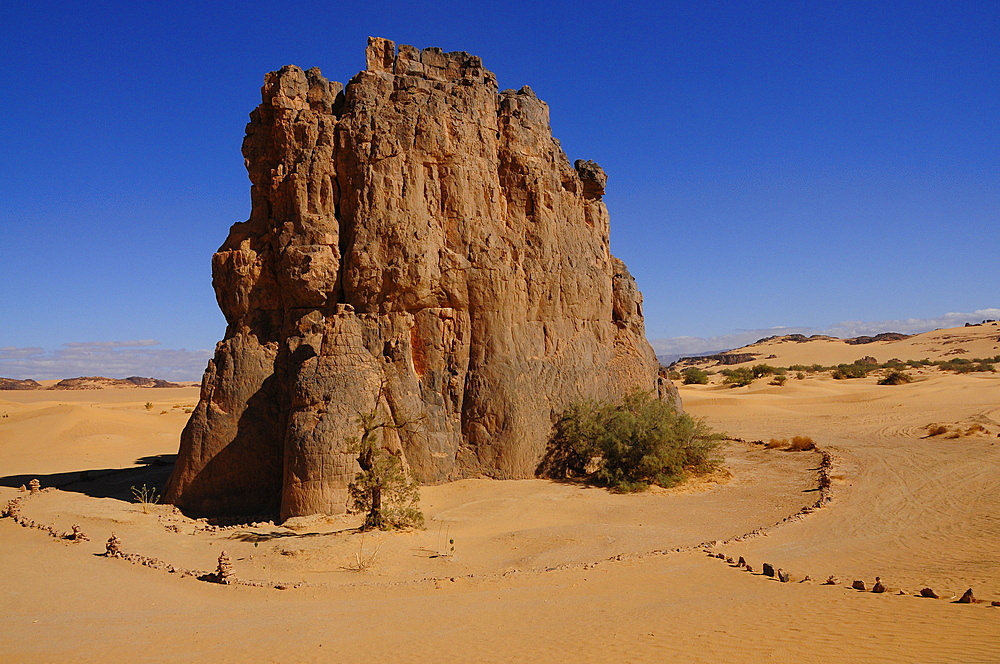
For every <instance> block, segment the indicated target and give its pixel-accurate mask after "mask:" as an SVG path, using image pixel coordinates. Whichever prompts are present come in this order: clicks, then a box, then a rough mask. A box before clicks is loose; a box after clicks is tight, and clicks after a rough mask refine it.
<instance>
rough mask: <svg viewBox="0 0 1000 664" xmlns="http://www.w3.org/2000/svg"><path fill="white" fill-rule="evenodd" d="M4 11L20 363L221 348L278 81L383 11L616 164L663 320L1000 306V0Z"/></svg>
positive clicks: (753, 321) (650, 295)
mask: <svg viewBox="0 0 1000 664" xmlns="http://www.w3.org/2000/svg"><path fill="white" fill-rule="evenodd" d="M0 25H3V33H4V39H3V40H0V55H2V62H3V65H4V68H5V76H4V98H5V99H6V100H7V103H6V104H5V106H4V110H3V112H2V118H3V119H2V122H3V125H2V128H3V131H2V132H0V157H2V159H0V228H2V230H3V245H2V246H3V249H2V253H0V255H2V270H0V292H2V294H3V299H2V304H0V375H12V374H16V373H19V372H20V373H22V374H26V375H27V374H30V373H31V371H34V372H35V375H36V377H41V374H42V373H43V372H42V370H41V369H42V368H44V367H47V369H46V370H48V371H51V372H54V374H60V375H69V373H72V372H73V369H76V368H78V367H79V370H80V371H83V368H84V367H85V366H87V365H86V364H85V363H84V364H79V363H77V364H74V363H72V362H69V359H68V358H69V355H67V354H68V353H69V354H70V355H71V354H73V353H81V352H84V349H86V348H91V349H103V350H100V352H101V353H104V355H98V356H97V357H98V358H101V357H106V356H107V353H117V352H119V351H117V350H108V349H115V348H116V347H115V346H110V345H108V343H109V342H122V341H130V340H151V339H155V340H158V341H159V342H160V343H159V345H155V346H154V345H152V344H151V342H147V345H143V346H137V347H135V348H132V349H131V350H129V349H128V348H126V349H124V350H121V351H120V352H123V353H125V352H131V353H139V355H140V356H142V357H146V358H147V359H149V358H150V357H152V356H153V355H156V357H161V356H163V355H164V353H167V351H169V350H176V349H188V350H191V351H194V350H197V349H211V348H212V347H213V345H214V343H215V341H216V340H218V339H219V338H221V336H222V334H223V331H224V321H223V318H222V316H221V314H220V313H219V312H218V308H217V306H216V304H215V299H214V294H213V292H212V288H211V275H210V256H211V253H212V252H213V251H214V250H215V249H216V248H217V247H218V246H219V245H220V244H221V243H222V241H223V240H224V239H225V236H226V233H227V231H228V227H229V225H230V224H231V223H233V222H235V221H241V220H244V219H245V218H246V217H247V215H248V212H249V193H248V192H249V182H248V180H247V178H246V172H245V170H244V168H243V159H242V156H241V155H240V143H241V141H242V138H243V130H244V125H245V123H246V119H247V114H248V113H249V112H250V111H251V110H252V109H253V108H254V106H255V105H256V104H257V103H258V102H259V89H260V85H261V81H262V78H263V75H264V73H265V72H267V71H271V70H274V69H277V68H279V67H281V66H282V65H285V64H290V63H291V64H297V65H299V66H301V67H304V68H305V67H312V66H318V67H320V69H322V70H323V72H324V74H325V75H326V76H327V77H329V78H332V79H335V80H340V81H342V82H346V81H347V80H348V79H349V78H350V77H351V76H352V75H353V74H354V73H356V72H357V71H358V70H359V69H362V68H363V67H364V47H365V43H366V38H367V37H368V35H377V36H384V37H388V38H390V39H393V40H394V41H396V42H397V43H408V44H413V45H415V46H418V47H427V46H440V47H443V48H444V49H445V50H466V51H469V52H471V53H475V54H477V55H480V56H482V58H483V60H484V62H485V64H486V66H487V67H488V68H490V69H492V70H493V71H494V72H495V73H496V74H497V77H498V80H499V82H500V86H501V88H505V87H514V88H517V87H520V86H521V85H524V84H528V85H530V86H531V87H532V88H533V89H534V90H535V91H536V93H537V94H538V95H539V97H541V98H542V99H544V100H546V101H547V102H548V103H549V105H550V107H551V112H552V113H551V115H552V126H553V131H554V134H555V136H556V137H557V138H559V139H560V140H561V141H562V144H563V147H564V149H565V150H566V152H567V154H568V155H569V157H570V159H577V158H588V159H594V160H596V161H598V162H599V163H600V164H601V165H602V166H603V167H604V168H605V170H606V171H607V172H608V173H609V176H610V181H609V185H608V194H607V196H606V201H607V204H608V207H609V208H610V210H611V215H612V249H613V251H614V252H615V253H616V254H617V255H618V256H620V257H621V258H622V259H624V260H625V262H626V263H627V264H628V266H629V268H630V269H631V271H632V273H633V274H634V275H635V277H636V279H637V280H638V282H639V286H640V288H641V289H642V291H643V293H644V294H645V297H646V316H647V331H648V336H649V337H650V338H663V337H679V336H693V337H699V338H702V337H719V336H722V335H727V334H729V333H731V332H733V331H734V330H737V329H752V330H757V329H767V328H771V327H774V326H790V327H806V328H813V329H823V328H826V327H828V326H830V325H832V324H834V323H838V322H840V321H846V320H849V321H897V320H899V319H906V318H917V319H925V318H926V319H935V320H936V319H937V318H938V317H940V316H941V315H942V314H944V313H946V312H976V311H978V310H983V309H985V308H989V307H995V306H998V304H1000V298H998V295H997V294H998V288H997V286H998V278H997V267H998V262H997V260H996V258H995V256H996V248H997V246H1000V187H998V185H1000V149H998V147H1000V135H998V133H1000V132H998V125H1000V122H998V117H1000V110H998V109H1000V47H998V45H1000V2H996V1H995V0H993V1H990V2H956V1H951V2H920V1H917V0H911V1H907V2H872V1H869V2H845V1H841V2H695V1H691V2H684V3H679V2H657V3H644V2H633V3H629V4H626V5H619V4H618V3H609V2H566V3H562V2H524V3H522V2H508V3H496V4H493V5H491V6H490V7H486V8H484V7H482V6H480V5H479V4H478V3H469V2H468V1H467V0H466V1H463V2H437V3H404V2H357V3H354V2H339V3H338V2H296V3H288V4H284V5H281V4H275V3H273V2H268V3H254V2H239V3H183V2H172V3H167V2H162V3H160V2H157V3H152V2H151V3H104V2H88V3H79V2H66V3H50V2H37V1H36V2H31V3H28V2H21V1H17V0H12V1H10V2H6V3H3V5H2V7H0ZM70 342H104V344H105V345H104V346H74V347H71V348H68V349H67V348H66V347H64V346H63V344H66V343H70ZM706 343H709V342H706ZM25 348H27V349H28V350H23V349H25ZM2 349H6V350H5V351H4V350H2ZM15 349H22V350H15ZM71 351H72V352H71ZM87 352H89V351H87ZM4 353H6V355H4ZM143 353H152V354H153V355H142V354H143ZM60 354H61V355H60ZM167 354H169V353H167ZM171 357H172V358H173V359H172V360H170V361H168V360H166V359H164V360H163V363H161V364H162V366H160V365H157V366H156V367H151V368H150V371H152V369H153V368H156V369H158V370H159V371H160V373H161V374H164V375H166V374H168V373H170V371H171V370H169V367H170V366H172V365H170V362H171V361H172V362H174V363H175V364H177V362H178V361H179V360H178V359H177V358H178V357H179V356H177V355H172V356H171ZM24 358H28V359H30V358H34V360H32V361H35V360H38V361H40V362H41V364H38V363H37V362H36V364H35V365H28V364H23V363H21V364H11V363H10V362H7V363H6V364H5V363H4V360H5V359H6V360H12V359H18V360H19V361H20V360H21V359H24ZM60 358H62V360H60ZM204 358H205V353H200V354H197V355H196V356H193V359H192V360H191V363H190V366H188V365H185V368H184V369H176V368H175V369H174V370H172V371H173V373H171V374H170V375H172V376H173V377H181V374H182V373H185V372H186V373H185V375H193V376H197V375H198V374H200V372H201V368H203V366H204ZM25 361H27V360H25ZM46 362H47V363H48V364H46ZM60 362H63V364H60ZM32 366H34V369H31V367H32ZM130 366H131V365H130ZM177 366H179V365H177ZM191 367H196V368H195V369H192V368H191ZM128 371H129V370H128V369H126V368H125V367H122V368H121V369H120V372H125V373H127V372H128ZM67 372H68V373H67ZM105 373H107V374H108V375H111V374H112V373H114V371H106V372H105Z"/></svg>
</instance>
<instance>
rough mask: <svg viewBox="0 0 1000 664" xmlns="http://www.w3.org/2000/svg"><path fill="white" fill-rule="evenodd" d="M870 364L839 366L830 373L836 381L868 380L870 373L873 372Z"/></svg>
mask: <svg viewBox="0 0 1000 664" xmlns="http://www.w3.org/2000/svg"><path fill="white" fill-rule="evenodd" d="M872 368H873V367H872V365H870V364H838V365H837V368H836V369H834V370H833V371H832V372H830V375H831V376H832V377H833V378H835V379H836V380H841V379H844V378H866V377H867V376H868V372H869V371H871V370H872Z"/></svg>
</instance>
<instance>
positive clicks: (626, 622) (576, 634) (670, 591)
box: [0, 328, 1000, 662]
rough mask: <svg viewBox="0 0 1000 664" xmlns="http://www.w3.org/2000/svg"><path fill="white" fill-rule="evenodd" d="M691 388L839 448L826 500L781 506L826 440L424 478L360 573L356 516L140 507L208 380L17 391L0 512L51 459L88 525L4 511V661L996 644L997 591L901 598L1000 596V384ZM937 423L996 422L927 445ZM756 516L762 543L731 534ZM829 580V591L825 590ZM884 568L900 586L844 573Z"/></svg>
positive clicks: (8, 407) (795, 656)
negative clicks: (571, 468) (504, 475)
mask: <svg viewBox="0 0 1000 664" xmlns="http://www.w3.org/2000/svg"><path fill="white" fill-rule="evenodd" d="M973 329H974V328H973ZM799 345H800V346H808V345H809V344H799ZM964 345H965V344H963V347H964ZM871 346H872V345H867V346H860V347H853V350H852V352H854V353H855V354H861V355H863V354H868V353H869V352H870V351H869V349H870V348H871ZM870 354H874V353H870ZM851 359H854V358H853V357H852V358H851ZM904 359H905V358H904ZM818 361H820V362H827V361H828V360H826V359H820V360H818ZM772 363H775V362H773V361H772ZM681 392H682V396H683V398H684V401H685V405H686V408H687V409H688V410H689V411H690V412H692V413H693V414H695V415H698V416H702V417H705V418H706V419H707V420H708V422H709V423H710V424H711V425H712V426H714V427H716V428H718V429H722V430H725V431H727V432H728V433H730V434H731V435H732V436H735V437H739V438H742V439H746V440H755V439H765V440H766V439H768V438H771V437H778V438H787V437H790V436H793V435H799V434H801V435H809V436H811V437H813V438H814V439H815V440H816V441H817V442H818V443H819V444H820V445H821V447H823V448H824V449H827V450H830V451H831V452H832V453H833V454H834V455H835V458H836V463H835V466H834V470H833V476H834V480H833V486H832V489H833V502H832V503H830V505H829V506H828V507H825V508H823V509H819V510H816V511H815V512H813V513H811V514H807V515H805V516H804V517H802V518H793V519H791V520H789V521H788V522H785V523H780V522H782V521H783V520H784V519H786V518H787V517H789V516H791V515H794V514H796V513H797V512H798V511H800V510H801V508H802V507H804V506H806V505H810V504H811V503H812V502H813V501H814V500H815V498H816V495H817V492H816V491H815V489H816V487H817V464H818V458H819V457H818V454H816V453H812V452H795V453H793V452H785V451H782V450H777V449H776V450H765V449H764V448H763V446H757V445H750V444H743V443H733V444H731V445H730V446H729V448H728V450H727V462H726V468H727V472H726V473H722V474H720V475H719V476H717V477H714V478H710V479H709V480H707V481H703V482H696V483H694V484H692V485H690V486H687V487H682V488H680V489H675V490H670V491H658V492H655V493H651V494H645V495H639V496H616V495H611V494H608V493H606V492H604V491H603V490H600V489H594V488H587V487H584V486H580V485H575V484H560V483H552V482H546V481H540V480H524V481H514V482H496V481H491V480H484V479H479V480H466V481H462V482H456V483H454V484H449V485H443V486H435V487H423V488H422V504H423V508H424V511H425V513H426V514H427V517H428V528H427V530H425V531H418V532H410V533H402V534H393V535H388V534H381V533H379V534H369V535H367V536H365V538H364V547H365V549H364V551H365V552H366V553H368V554H369V555H370V553H371V552H372V551H374V550H375V547H380V548H379V552H378V555H377V557H376V560H375V564H374V565H373V567H372V569H371V570H370V571H367V572H358V571H351V570H350V569H349V568H350V567H351V566H352V564H353V563H354V562H355V554H357V553H358V552H359V547H360V546H361V545H362V537H361V535H359V534H358V533H357V532H356V531H355V530H353V529H354V527H355V526H356V525H357V520H356V519H355V518H352V517H336V518H329V517H327V518H316V519H312V520H310V519H301V520H299V521H298V523H295V524H292V525H294V526H295V527H294V528H288V527H283V526H275V525H271V524H261V525H259V526H257V527H247V526H240V527H236V528H232V529H216V528H213V527H211V525H210V524H208V523H206V522H204V521H197V520H193V519H190V518H187V517H185V516H183V515H180V514H177V513H175V512H174V510H173V509H172V508H171V507H170V506H163V505H154V506H152V507H151V509H150V513H148V514H145V513H143V512H142V510H141V509H140V506H138V505H136V504H135V503H134V502H131V501H130V500H129V495H130V491H129V487H130V486H132V485H137V484H142V483H147V484H150V485H156V486H162V481H163V479H164V478H165V476H166V474H167V473H168V472H169V466H168V465H157V463H162V462H163V461H165V460H166V461H169V459H170V458H171V456H170V455H172V454H174V453H175V452H176V445H177V436H178V434H179V431H180V429H181V427H182V426H183V424H184V421H185V419H186V416H185V414H184V412H183V411H184V408H185V407H187V406H189V405H190V404H193V403H194V401H195V399H196V396H197V390H196V389H194V388H184V389H177V390H172V389H162V390H156V391H154V392H148V391H142V392H140V393H139V396H136V392H135V391H123V390H117V391H113V390H97V391H88V392H79V393H65V392H64V393H53V392H43V391H35V392H17V393H4V394H2V395H0V459H2V464H3V465H2V468H3V470H2V472H0V475H2V476H3V479H0V504H2V503H5V502H6V501H7V500H9V499H11V498H13V497H15V496H23V495H24V494H23V493H22V492H20V491H18V489H17V487H18V485H19V484H21V483H22V481H24V478H26V477H29V476H31V477H36V476H37V477H39V478H40V479H41V481H42V483H43V485H48V486H55V485H59V486H60V487H61V488H59V489H57V490H51V491H46V492H42V493H41V494H38V495H36V496H31V497H29V498H27V499H26V500H25V501H24V507H23V513H24V514H25V515H27V516H29V517H30V518H32V519H34V520H37V521H40V522H43V523H49V524H52V525H55V526H57V528H59V529H61V530H67V529H69V527H70V526H71V525H73V524H74V523H78V524H80V525H81V526H82V527H83V529H84V532H86V533H88V534H89V535H90V537H91V541H89V542H82V543H70V542H66V541H60V540H56V539H54V538H52V537H50V536H49V535H47V534H45V533H43V532H41V531H39V530H36V529H28V528H21V527H18V526H16V525H15V524H14V523H13V522H12V521H11V519H2V520H0V569H2V570H4V573H3V576H4V584H3V586H2V590H0V593H2V594H0V606H3V607H4V609H3V612H2V614H3V615H2V617H3V620H0V660H3V661H12V662H20V661H33V662H55V661H60V662H66V661H81V662H94V661H102V662H106V661H128V660H132V661H189V660H190V659H192V657H193V656H197V657H198V658H199V659H201V660H204V661H297V662H298V661H303V662H308V661H317V662H320V661H323V662H325V661H383V660H386V659H390V658H392V659H396V660H403V661H430V660H444V661H456V662H459V661H462V662H464V661H529V660H530V661H538V660H542V661H567V660H573V661H594V662H599V661H649V662H653V661H685V662H720V661H726V662H759V661H768V662H819V661H823V662H831V661H832V662H875V661H887V662H991V661H997V657H996V653H997V652H998V651H1000V608H991V607H989V606H988V602H987V604H975V605H956V604H952V603H950V602H948V601H945V599H941V600H925V599H919V598H915V597H913V596H912V593H914V592H915V591H918V590H919V589H920V588H922V587H924V586H930V587H932V588H934V589H935V590H937V591H938V592H939V594H940V595H942V597H943V598H950V597H952V596H953V595H956V596H957V595H959V594H961V593H962V592H963V591H964V590H965V589H966V588H967V587H970V586H971V587H973V588H974V590H975V592H976V594H977V596H979V597H981V598H983V599H986V600H1000V558H998V557H997V555H996V551H997V549H998V547H1000V521H998V520H997V516H996V515H997V514H1000V509H998V508H1000V439H998V438H997V434H998V433H1000V405H998V404H1000V400H998V396H1000V376H998V375H996V374H974V375H953V374H940V373H938V372H935V371H929V372H926V373H925V374H924V375H922V376H921V380H920V381H918V382H916V383H912V384H909V385H900V386H878V385H876V384H875V379H874V378H867V379H855V380H841V381H834V380H832V379H830V378H829V377H825V376H822V377H818V376H810V377H808V378H806V379H805V380H802V381H798V380H790V381H788V382H787V383H786V384H785V385H784V386H782V387H776V386H769V385H767V384H766V382H765V381H757V382H756V383H754V384H753V385H751V386H750V387H748V388H738V389H730V388H728V387H723V386H720V385H708V386H685V387H682V389H681ZM152 398H155V399H156V401H155V403H153V407H152V408H151V409H147V408H146V407H145V402H146V400H147V399H152ZM164 410H165V411H167V412H166V413H164V414H161V413H162V411H164ZM4 414H6V415H7V417H2V415H4ZM932 423H947V424H951V425H953V429H959V428H960V429H961V430H962V431H967V430H968V426H969V425H971V424H973V423H978V424H980V425H981V426H982V427H983V429H985V432H979V433H975V434H973V435H969V436H962V437H959V438H946V437H945V436H944V435H939V436H930V437H929V436H928V430H927V429H926V425H928V424H932ZM140 460H142V461H143V462H140V463H137V462H138V461H140ZM84 472H86V473H87V475H86V476H84V477H81V474H82V473H84ZM776 524H779V525H776ZM757 529H764V530H765V531H766V533H767V534H766V535H762V536H757V537H749V538H746V539H741V540H739V541H732V540H733V538H736V537H739V536H740V535H742V534H746V533H750V532H751V531H755V530H757ZM112 531H113V532H115V533H116V534H117V535H118V536H119V537H120V538H121V540H122V544H123V547H124V548H125V549H126V550H127V551H130V552H136V553H141V554H143V555H147V556H156V557H158V558H160V559H162V560H165V561H168V562H169V563H171V564H173V565H176V566H179V567H185V568H189V569H193V570H204V571H211V570H213V569H214V566H215V560H216V558H217V557H218V554H219V552H220V551H221V550H222V549H225V550H226V551H227V552H228V553H229V555H230V557H231V558H232V559H233V564H234V567H235V571H236V574H237V575H238V576H239V577H241V578H244V579H255V580H261V581H266V582H272V583H273V582H284V583H289V584H297V583H304V584H305V585H303V586H302V587H298V588H293V589H289V590H284V591H279V590H274V589H270V588H254V587H246V586H235V587H233V586H220V585H216V584H211V583H206V582H203V581H198V580H196V579H195V578H194V577H191V576H187V577H182V576H180V575H178V574H168V573H166V572H163V571H161V570H156V569H148V568H145V567H142V566H136V565H132V564H129V563H128V562H125V561H122V560H113V559H106V558H104V557H102V556H100V555H98V554H100V553H101V552H103V550H104V541H105V540H106V539H107V537H108V536H109V535H110V533H111V532H112ZM449 540H454V547H455V548H454V551H452V550H451V548H450V547H451V544H449ZM707 540H718V541H719V543H717V544H716V545H715V546H714V548H713V550H714V551H719V552H723V553H724V554H726V555H730V556H733V557H737V556H740V555H742V556H745V557H746V558H747V560H748V561H749V562H750V563H751V564H752V565H753V566H754V567H755V568H756V570H757V571H758V572H759V570H760V568H761V564H762V563H763V562H770V563H773V564H774V565H775V566H777V567H782V568H784V569H786V570H788V571H789V572H790V573H791V574H792V576H793V581H797V580H799V579H801V578H802V577H803V576H804V575H806V574H808V575H810V576H811V577H812V578H813V579H814V582H812V583H789V584H781V583H778V582H777V581H775V580H772V579H768V578H766V577H763V576H761V575H760V574H748V573H746V572H744V571H741V570H738V569H736V568H733V567H731V566H729V565H727V564H726V563H725V561H723V560H718V559H716V558H710V557H708V556H707V555H706V554H705V553H703V552H702V546H701V545H702V543H704V542H706V541H707ZM725 540H730V541H729V542H728V543H722V542H723V541H725ZM678 549H679V551H678ZM442 554H445V555H442ZM831 574H832V575H836V576H838V577H839V578H840V581H841V583H840V585H837V586H822V585H819V581H822V580H823V579H825V578H826V577H827V576H829V575H831ZM876 575H877V576H880V577H881V578H882V579H883V581H884V582H885V583H886V584H887V585H888V586H889V587H890V588H891V589H892V590H893V592H895V591H896V590H898V589H903V590H905V591H906V592H907V593H909V594H908V595H907V596H898V595H895V594H892V593H887V594H884V595H874V594H871V593H862V592H859V591H855V590H851V589H850V588H848V587H846V586H845V584H847V585H849V584H850V583H851V581H853V580H854V579H855V578H857V579H863V580H865V581H866V582H867V583H868V584H869V585H870V584H871V582H872V581H873V580H874V577H875V576H876Z"/></svg>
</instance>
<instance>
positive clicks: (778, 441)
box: [767, 438, 788, 450]
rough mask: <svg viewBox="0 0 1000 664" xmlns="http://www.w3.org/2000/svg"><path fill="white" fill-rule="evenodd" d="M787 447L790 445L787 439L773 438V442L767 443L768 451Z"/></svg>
mask: <svg viewBox="0 0 1000 664" xmlns="http://www.w3.org/2000/svg"><path fill="white" fill-rule="evenodd" d="M786 445H788V439H787V438H772V439H771V440H769V441H767V449H769V450H774V449H777V448H779V447H785V446H786Z"/></svg>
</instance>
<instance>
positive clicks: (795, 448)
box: [788, 436, 816, 452]
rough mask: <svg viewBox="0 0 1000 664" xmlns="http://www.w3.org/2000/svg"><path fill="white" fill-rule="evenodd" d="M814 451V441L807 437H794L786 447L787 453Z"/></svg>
mask: <svg viewBox="0 0 1000 664" xmlns="http://www.w3.org/2000/svg"><path fill="white" fill-rule="evenodd" d="M814 449H816V441H814V440H813V439H812V438H810V437H809V436H795V437H794V438H792V442H791V443H789V445H788V451H789V452H805V451H807V450H814Z"/></svg>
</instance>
